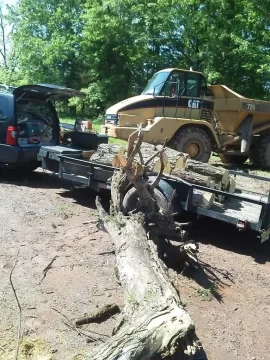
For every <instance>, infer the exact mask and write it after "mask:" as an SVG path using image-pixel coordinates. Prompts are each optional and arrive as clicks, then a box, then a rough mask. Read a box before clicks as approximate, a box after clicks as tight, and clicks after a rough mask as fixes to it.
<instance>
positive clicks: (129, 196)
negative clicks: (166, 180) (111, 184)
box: [122, 187, 168, 214]
mask: <svg viewBox="0 0 270 360" xmlns="http://www.w3.org/2000/svg"><path fill="white" fill-rule="evenodd" d="M153 197H154V199H155V200H156V203H157V206H158V207H159V208H160V209H164V210H167V209H168V201H167V200H166V198H165V196H164V195H163V194H162V192H161V191H160V190H158V189H154V194H153ZM137 202H138V195H137V190H136V189H135V188H134V187H132V188H131V189H129V190H128V192H127V193H126V194H125V196H124V198H123V203H122V205H123V213H124V214H128V213H129V212H130V211H133V210H135V209H136V207H137Z"/></svg>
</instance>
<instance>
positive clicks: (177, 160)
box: [157, 145, 190, 170]
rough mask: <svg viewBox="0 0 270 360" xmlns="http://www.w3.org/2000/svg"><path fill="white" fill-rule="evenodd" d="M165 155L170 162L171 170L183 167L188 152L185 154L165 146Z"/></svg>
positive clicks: (158, 147) (159, 146)
mask: <svg viewBox="0 0 270 360" xmlns="http://www.w3.org/2000/svg"><path fill="white" fill-rule="evenodd" d="M161 148H162V145H157V150H160V149H161ZM165 155H166V157H167V159H168V161H169V162H170V165H171V170H174V169H184V168H185V164H186V161H187V159H189V158H190V155H189V154H185V153H182V152H179V151H176V150H173V149H170V148H166V150H165Z"/></svg>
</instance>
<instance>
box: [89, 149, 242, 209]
mask: <svg viewBox="0 0 270 360" xmlns="http://www.w3.org/2000/svg"><path fill="white" fill-rule="evenodd" d="M161 149H162V145H157V146H155V145H152V144H147V143H142V145H141V148H140V153H139V155H136V156H135V159H134V160H135V161H134V164H133V166H136V167H137V168H138V171H140V170H139V169H142V167H147V171H148V172H150V173H158V172H159V171H160V168H161V159H160V156H159V152H160V150H161ZM126 152H127V149H126V148H125V147H124V146H120V145H116V144H100V145H99V146H98V149H97V151H96V152H95V153H93V154H91V157H90V160H91V161H92V162H97V163H101V164H106V165H110V166H113V167H116V168H117V167H121V161H120V156H121V155H122V156H123V155H126ZM162 157H163V165H164V170H163V174H166V175H169V176H170V177H171V178H175V179H176V178H177V179H182V180H183V181H186V182H188V183H191V184H196V185H200V186H204V187H208V188H212V189H217V190H222V191H225V192H230V193H234V191H235V188H236V182H235V180H234V178H233V177H231V176H230V175H229V172H228V170H227V169H224V168H222V167H216V166H213V165H210V164H207V163H202V162H200V161H195V160H191V159H190V156H189V155H188V154H185V153H181V152H178V151H176V150H173V149H170V148H166V150H165V151H164V152H163V154H162ZM214 201H218V202H223V201H224V196H222V195H215V194H214V193H211V192H207V191H202V190H198V189H196V190H195V189H194V196H193V203H194V205H197V206H201V207H205V208H210V207H211V206H212V205H213V203H214Z"/></svg>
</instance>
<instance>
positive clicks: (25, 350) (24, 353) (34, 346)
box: [20, 338, 53, 360]
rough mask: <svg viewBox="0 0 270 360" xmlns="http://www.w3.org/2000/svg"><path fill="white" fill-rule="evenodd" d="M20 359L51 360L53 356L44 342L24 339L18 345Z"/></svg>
mask: <svg viewBox="0 0 270 360" xmlns="http://www.w3.org/2000/svg"><path fill="white" fill-rule="evenodd" d="M20 359H21V360H29V359H42V360H52V359H53V356H52V354H51V352H50V349H49V345H48V344H47V343H46V342H45V340H42V339H33V338H26V339H24V340H23V341H22V343H21V345H20Z"/></svg>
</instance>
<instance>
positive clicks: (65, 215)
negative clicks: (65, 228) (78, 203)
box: [59, 205, 72, 219]
mask: <svg viewBox="0 0 270 360" xmlns="http://www.w3.org/2000/svg"><path fill="white" fill-rule="evenodd" d="M59 211H60V213H61V215H62V217H63V218H64V219H68V218H69V217H70V216H71V215H72V211H71V210H70V209H69V208H68V207H67V206H65V205H60V206H59Z"/></svg>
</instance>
